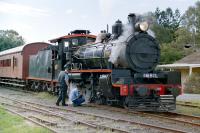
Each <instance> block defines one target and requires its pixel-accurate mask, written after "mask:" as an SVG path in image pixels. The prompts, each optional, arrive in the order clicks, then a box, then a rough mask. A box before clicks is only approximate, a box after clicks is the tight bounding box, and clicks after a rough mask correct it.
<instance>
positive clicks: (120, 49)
mask: <svg viewBox="0 0 200 133" xmlns="http://www.w3.org/2000/svg"><path fill="white" fill-rule="evenodd" d="M148 27H149V25H148V23H147V22H146V21H141V19H140V18H139V17H138V16H136V15H135V14H129V16H128V24H122V22H121V21H120V20H118V21H116V23H115V24H114V25H113V26H112V34H110V33H106V32H105V31H102V32H101V33H100V34H99V35H98V36H97V38H96V41H95V43H89V44H86V45H83V46H80V47H75V48H74V47H71V46H70V45H69V47H68V48H67V49H66V51H65V50H63V51H65V52H64V53H66V65H65V66H66V67H67V68H68V69H70V70H71V71H70V74H69V75H70V79H71V80H72V81H73V82H84V84H85V89H86V95H87V96H88V100H89V101H90V102H96V103H99V104H110V105H113V104H114V105H123V106H125V107H128V108H134V109H138V110H146V111H147V110H154V111H155V110H165V111H166V110H173V109H175V105H176V97H177V96H178V95H180V94H181V78H180V77H181V76H180V73H179V72H174V71H173V72H172V71H167V72H164V71H156V70H155V67H156V66H157V64H158V63H159V58H160V48H159V44H158V43H157V41H156V40H155V38H154V37H152V36H151V35H150V34H148ZM63 48H64V47H63Z"/></svg>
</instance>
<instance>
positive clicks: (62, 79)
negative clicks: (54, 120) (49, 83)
mask: <svg viewBox="0 0 200 133" xmlns="http://www.w3.org/2000/svg"><path fill="white" fill-rule="evenodd" d="M58 82H59V85H60V92H59V97H58V100H57V102H56V105H57V106H59V103H60V101H62V106H67V104H65V98H66V94H67V88H68V86H69V76H68V70H67V69H65V71H61V72H60V73H59V75H58Z"/></svg>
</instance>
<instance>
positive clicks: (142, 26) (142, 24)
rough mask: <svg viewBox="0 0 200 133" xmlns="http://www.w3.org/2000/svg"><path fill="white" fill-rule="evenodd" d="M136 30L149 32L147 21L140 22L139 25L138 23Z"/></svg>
mask: <svg viewBox="0 0 200 133" xmlns="http://www.w3.org/2000/svg"><path fill="white" fill-rule="evenodd" d="M135 28H136V30H138V31H147V30H148V29H149V24H148V23H147V22H146V21H144V22H139V23H136V25H135Z"/></svg>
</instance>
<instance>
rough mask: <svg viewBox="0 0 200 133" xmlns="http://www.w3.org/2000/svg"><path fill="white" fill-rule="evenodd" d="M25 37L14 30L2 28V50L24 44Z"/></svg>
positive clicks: (0, 32) (0, 38)
mask: <svg viewBox="0 0 200 133" xmlns="http://www.w3.org/2000/svg"><path fill="white" fill-rule="evenodd" d="M24 43H25V42H24V39H23V38H22V36H20V35H19V34H18V33H17V32H16V31H14V30H0V51H3V50H6V49H10V48H14V47H17V46H20V45H23V44H24Z"/></svg>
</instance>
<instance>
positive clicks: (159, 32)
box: [151, 24, 174, 44]
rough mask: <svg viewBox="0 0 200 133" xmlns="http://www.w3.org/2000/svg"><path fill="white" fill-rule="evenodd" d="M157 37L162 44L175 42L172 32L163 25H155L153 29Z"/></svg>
mask: <svg viewBox="0 0 200 133" xmlns="http://www.w3.org/2000/svg"><path fill="white" fill-rule="evenodd" d="M151 29H152V30H153V31H154V33H155V36H156V39H157V40H158V42H159V43H160V44H162V43H170V42H172V41H173V39H174V38H173V36H174V35H173V34H172V31H171V30H170V29H168V28H165V27H163V26H162V25H158V24H154V25H153V26H152V28H151Z"/></svg>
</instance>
